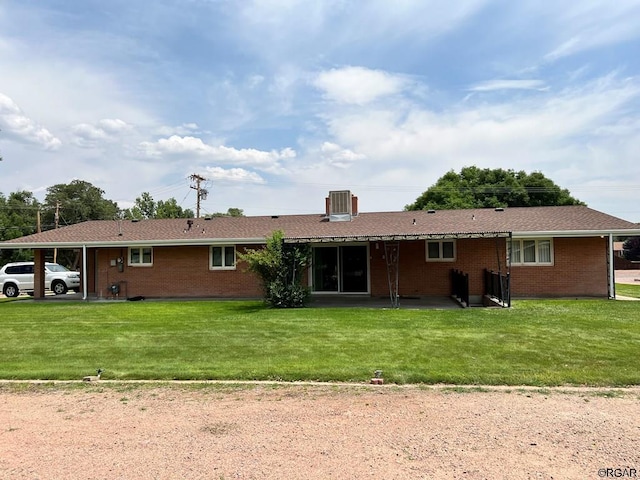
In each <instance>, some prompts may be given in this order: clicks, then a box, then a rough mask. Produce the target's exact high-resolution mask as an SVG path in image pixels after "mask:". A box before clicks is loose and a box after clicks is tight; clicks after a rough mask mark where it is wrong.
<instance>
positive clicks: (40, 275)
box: [33, 249, 44, 298]
mask: <svg viewBox="0 0 640 480" xmlns="http://www.w3.org/2000/svg"><path fill="white" fill-rule="evenodd" d="M33 262H34V264H33V298H44V250H42V249H36V250H34V251H33Z"/></svg>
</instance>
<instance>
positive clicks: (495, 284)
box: [484, 269, 511, 307]
mask: <svg viewBox="0 0 640 480" xmlns="http://www.w3.org/2000/svg"><path fill="white" fill-rule="evenodd" d="M510 287H511V285H510V278H509V274H508V273H505V274H502V273H498V272H494V271H491V270H486V269H485V271H484V293H485V295H488V296H490V297H493V298H496V299H498V300H499V301H500V302H501V303H502V305H503V306H505V307H510V306H511V290H510Z"/></svg>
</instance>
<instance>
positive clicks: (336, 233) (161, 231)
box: [0, 206, 640, 247]
mask: <svg viewBox="0 0 640 480" xmlns="http://www.w3.org/2000/svg"><path fill="white" fill-rule="evenodd" d="M414 220H415V223H414ZM192 221H193V223H192V226H191V228H188V223H187V222H188V221H187V219H163V220H141V221H138V222H132V221H113V220H101V221H88V222H84V223H79V224H76V225H70V226H67V227H63V228H59V229H57V230H49V231H46V232H42V233H38V234H34V235H28V236H25V237H21V238H17V239H14V240H10V241H8V242H5V243H4V244H2V243H0V247H3V246H4V247H8V246H12V247H15V246H18V245H20V246H23V247H34V246H39V247H54V246H82V245H87V246H94V245H95V246H100V245H104V246H107V245H132V244H145V243H146V244H156V245H158V244H171V245H180V244H210V243H215V242H221V243H222V242H233V243H261V242H262V241H263V240H264V239H265V237H267V236H269V235H271V233H272V232H274V231H275V230H282V231H284V232H285V237H286V238H287V239H289V240H290V241H308V240H311V241H323V240H324V241H329V240H348V239H354V238H362V239H365V238H368V239H380V238H428V237H431V236H435V237H437V236H482V235H501V234H502V235H506V234H508V232H513V234H514V235H516V236H523V235H543V234H554V235H555V236H558V235H565V236H588V235H602V234H608V233H613V234H620V233H627V234H631V235H637V234H640V229H638V226H637V224H634V223H631V222H627V221H626V220H622V219H620V218H616V217H613V216H611V215H607V214H605V213H602V212H598V211H596V210H592V209H590V208H587V207H584V206H566V207H526V208H505V209H504V210H503V211H496V210H494V209H471V210H440V211H437V212H435V213H429V212H427V211H413V212H378V213H361V214H360V215H358V216H357V217H354V218H353V219H352V221H347V222H329V221H328V219H327V218H326V216H325V215H323V214H311V215H284V216H273V217H268V216H261V217H215V218H212V219H210V220H205V219H202V218H200V219H193V220H192Z"/></svg>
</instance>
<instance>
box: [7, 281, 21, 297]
mask: <svg viewBox="0 0 640 480" xmlns="http://www.w3.org/2000/svg"><path fill="white" fill-rule="evenodd" d="M3 293H4V295H5V296H6V297H17V296H18V294H19V293H20V290H18V287H17V286H16V285H14V284H13V283H8V284H6V285H5V286H4V292H3Z"/></svg>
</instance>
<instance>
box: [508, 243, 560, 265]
mask: <svg viewBox="0 0 640 480" xmlns="http://www.w3.org/2000/svg"><path fill="white" fill-rule="evenodd" d="M510 251H511V259H510V260H511V265H553V241H552V239H550V238H540V239H533V238H531V239H528V238H522V239H520V238H519V239H514V240H511V248H510Z"/></svg>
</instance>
